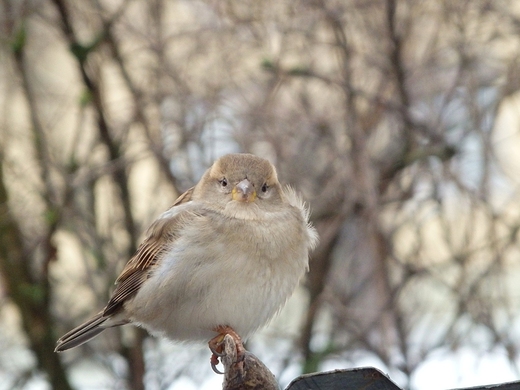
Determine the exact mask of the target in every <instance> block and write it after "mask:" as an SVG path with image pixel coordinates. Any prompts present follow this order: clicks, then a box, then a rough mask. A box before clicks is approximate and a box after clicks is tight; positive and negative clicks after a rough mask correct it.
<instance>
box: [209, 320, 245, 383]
mask: <svg viewBox="0 0 520 390" xmlns="http://www.w3.org/2000/svg"><path fill="white" fill-rule="evenodd" d="M213 330H214V331H215V332H217V333H218V335H217V336H215V337H213V338H212V339H211V340H210V341H209V343H208V345H209V349H210V351H211V353H212V355H211V359H210V363H211V369H212V370H213V371H214V372H216V373H217V374H224V373H223V372H222V371H220V370H219V369H218V368H217V365H218V364H219V363H220V361H219V358H221V357H222V356H224V355H225V354H224V344H223V341H224V337H225V336H226V335H227V334H228V335H230V336H231V337H232V338H233V340H234V341H235V344H236V347H237V357H241V356H242V355H243V354H244V352H245V349H244V345H243V344H242V339H241V338H240V336H239V335H238V333H237V332H235V331H234V329H233V328H231V327H230V326H217V327H216V328H215V329H213Z"/></svg>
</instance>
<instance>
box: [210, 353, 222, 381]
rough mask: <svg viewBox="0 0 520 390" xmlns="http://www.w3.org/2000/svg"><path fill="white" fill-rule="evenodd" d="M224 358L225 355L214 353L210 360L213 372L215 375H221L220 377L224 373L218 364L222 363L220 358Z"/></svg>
mask: <svg viewBox="0 0 520 390" xmlns="http://www.w3.org/2000/svg"><path fill="white" fill-rule="evenodd" d="M222 356H224V354H223V353H216V352H213V354H212V355H211V358H210V363H211V369H212V370H213V372H214V373H216V374H220V375H223V374H224V373H223V372H222V371H220V370H219V369H218V368H217V366H218V364H219V363H220V361H219V360H218V358H219V357H222Z"/></svg>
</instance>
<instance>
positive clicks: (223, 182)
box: [219, 177, 228, 187]
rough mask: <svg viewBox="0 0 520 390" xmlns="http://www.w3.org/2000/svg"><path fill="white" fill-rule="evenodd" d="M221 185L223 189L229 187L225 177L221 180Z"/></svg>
mask: <svg viewBox="0 0 520 390" xmlns="http://www.w3.org/2000/svg"><path fill="white" fill-rule="evenodd" d="M219 182H220V184H221V185H222V187H226V186H227V184H228V183H227V179H226V178H225V177H223V178H222V179H220V180H219Z"/></svg>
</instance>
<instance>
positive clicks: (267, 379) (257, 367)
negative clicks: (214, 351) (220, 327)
mask: <svg viewBox="0 0 520 390" xmlns="http://www.w3.org/2000/svg"><path fill="white" fill-rule="evenodd" d="M223 343H224V352H223V354H224V355H223V356H222V357H221V362H222V364H223V365H224V381H223V383H222V389H223V390H253V389H258V390H260V389H264V390H278V389H279V387H278V383H277V382H276V379H275V377H274V375H273V373H272V372H271V371H269V369H268V368H267V367H266V366H265V364H264V363H262V362H261V361H260V360H259V359H258V358H257V357H256V356H255V355H253V354H252V353H251V352H249V351H245V352H244V353H243V354H240V355H239V356H237V345H236V343H235V340H234V339H233V337H231V336H230V335H226V336H225V337H224V341H223Z"/></svg>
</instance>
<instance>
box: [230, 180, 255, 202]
mask: <svg viewBox="0 0 520 390" xmlns="http://www.w3.org/2000/svg"><path fill="white" fill-rule="evenodd" d="M231 194H232V196H233V200H238V201H239V202H253V201H254V200H255V199H256V191H255V187H253V184H251V182H250V181H249V180H247V179H244V180H242V181H241V182H240V183H238V184H237V185H236V186H235V187H234V188H233V190H232V191H231Z"/></svg>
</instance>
